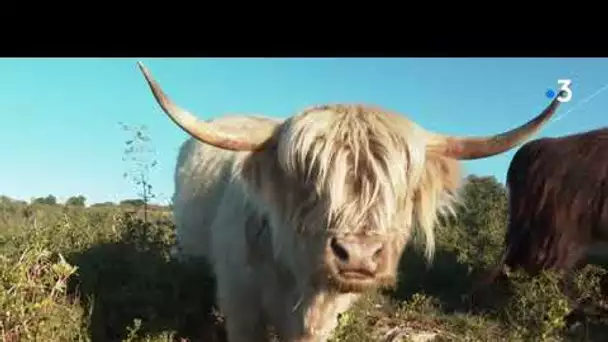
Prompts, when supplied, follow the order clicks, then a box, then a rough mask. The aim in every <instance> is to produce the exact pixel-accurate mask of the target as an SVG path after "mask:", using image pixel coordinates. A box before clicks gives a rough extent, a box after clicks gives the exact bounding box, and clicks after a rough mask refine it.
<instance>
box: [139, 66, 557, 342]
mask: <svg viewBox="0 0 608 342" xmlns="http://www.w3.org/2000/svg"><path fill="white" fill-rule="evenodd" d="M139 67H140V69H141V71H142V72H143V74H144V76H145V78H146V80H147V82H148V85H149V86H150V89H151V90H152V93H153V94H154V97H155V98H156V101H157V102H158V104H159V105H160V107H161V108H162V109H163V111H164V112H165V113H166V114H167V115H168V116H169V117H170V118H171V119H172V120H173V121H174V122H175V123H176V124H177V125H178V126H179V127H181V128H182V129H183V130H185V131H186V132H187V133H188V134H189V135H191V136H192V137H193V138H192V139H190V140H188V141H186V142H185V143H184V144H183V146H182V147H181V150H180V153H179V158H178V161H177V166H176V174H175V186H176V189H175V194H174V198H173V201H174V207H175V209H174V210H175V212H174V214H175V220H176V225H177V238H178V249H179V251H180V253H181V254H182V255H183V256H197V257H204V258H206V259H207V260H208V261H209V262H210V264H211V265H212V267H213V270H214V272H215V277H216V281H217V302H218V305H219V308H220V310H221V312H222V313H223V314H224V316H225V318H226V329H227V335H228V340H229V341H230V342H258V341H267V339H268V337H267V329H268V328H269V327H272V328H274V331H275V333H276V334H278V336H279V337H280V339H281V341H288V342H292V341H299V342H303V341H326V340H327V339H328V337H329V336H330V334H331V333H332V331H333V330H334V328H335V327H336V324H337V316H338V314H339V313H340V312H342V311H344V310H346V309H348V308H349V306H350V305H351V304H352V303H353V301H355V300H356V299H357V298H358V297H359V296H360V295H361V294H362V293H364V292H365V291H369V290H371V289H374V288H378V287H381V286H390V285H393V284H395V281H396V277H397V265H398V261H399V258H400V255H401V253H402V251H403V249H404V247H405V245H406V243H407V242H408V240H409V239H410V237H411V234H412V230H413V229H414V228H418V229H420V230H421V232H422V233H423V236H425V240H426V255H427V257H428V258H429V260H430V259H431V257H432V254H433V250H434V236H433V226H434V224H435V222H436V217H437V214H438V212H440V211H441V210H451V206H452V203H453V202H454V201H455V197H456V196H455V195H456V191H457V187H458V185H459V181H460V178H461V175H460V170H459V160H464V159H476V158H485V157H490V156H493V155H496V154H499V153H503V152H505V151H507V150H509V149H512V148H514V147H515V146H517V145H518V144H520V143H521V142H522V141H524V140H525V139H527V138H529V137H530V136H531V135H533V134H535V133H536V132H537V131H538V130H539V129H540V128H541V126H542V125H543V124H544V123H545V122H547V120H549V119H550V117H551V116H552V115H553V113H554V112H555V110H556V108H557V107H558V105H559V102H558V101H557V100H553V101H552V102H551V104H550V105H549V106H548V107H547V108H546V109H545V110H544V111H543V112H542V113H541V114H540V115H538V116H537V117H536V118H534V119H533V120H531V121H530V122H528V123H526V124H525V125H522V126H521V127H518V128H515V129H513V130H511V131H508V132H506V133H503V134H499V135H493V136H488V137H479V138H471V137H454V136H445V135H441V134H437V133H432V132H429V131H426V130H424V129H423V128H421V127H420V126H418V125H416V124H415V123H414V122H412V121H410V120H408V119H407V118H405V117H404V116H401V115H398V114H396V113H392V112H390V111H387V110H384V109H382V108H379V107H373V106H368V105H358V104H335V105H324V106H317V107H313V108H309V109H307V110H305V111H303V112H301V113H298V114H297V115H294V116H292V117H290V118H288V119H286V120H284V121H279V120H271V119H265V118H259V117H252V116H241V117H231V118H223V119H218V120H216V121H212V122H202V121H198V120H197V119H196V117H195V116H194V115H193V114H191V113H189V112H187V111H186V110H184V109H182V108H180V107H178V106H177V105H175V104H174V103H173V102H172V101H171V99H169V98H168V96H167V95H166V94H165V93H164V92H163V91H162V90H161V88H160V86H159V84H158V83H156V81H155V80H154V79H153V78H152V76H151V74H150V73H149V71H148V70H147V69H146V68H145V67H144V66H143V65H142V64H141V63H140V64H139ZM560 95H561V94H560Z"/></svg>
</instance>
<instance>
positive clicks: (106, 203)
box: [91, 202, 115, 208]
mask: <svg viewBox="0 0 608 342" xmlns="http://www.w3.org/2000/svg"><path fill="white" fill-rule="evenodd" d="M114 205H115V204H114V202H100V203H93V204H91V208H93V207H112V206H114Z"/></svg>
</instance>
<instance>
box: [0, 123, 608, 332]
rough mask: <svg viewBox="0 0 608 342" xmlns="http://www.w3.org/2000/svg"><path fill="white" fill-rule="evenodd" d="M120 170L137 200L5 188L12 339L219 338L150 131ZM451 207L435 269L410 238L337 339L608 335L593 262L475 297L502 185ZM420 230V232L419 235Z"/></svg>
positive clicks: (496, 238) (469, 187)
mask: <svg viewBox="0 0 608 342" xmlns="http://www.w3.org/2000/svg"><path fill="white" fill-rule="evenodd" d="M123 128H124V129H125V130H126V131H128V132H130V133H131V134H132V135H133V137H132V138H130V139H129V140H128V141H127V142H126V148H125V158H124V160H125V161H126V162H128V163H129V168H128V171H127V172H126V173H125V177H127V178H129V179H130V180H132V182H133V184H134V186H135V187H136V190H137V191H138V196H140V198H135V199H125V200H123V201H121V202H120V203H112V202H104V203H93V204H91V205H89V206H87V204H86V202H87V201H86V197H85V196H84V195H77V196H73V197H71V198H69V199H67V200H66V201H65V203H63V204H61V203H59V202H58V201H57V199H56V197H55V196H53V195H48V196H46V197H39V198H34V199H32V200H31V201H30V202H29V203H27V202H24V201H17V200H13V199H11V198H10V197H8V196H0V339H1V341H2V342H15V341H59V342H63V341H149V342H160V341H209V342H213V341H223V340H224V339H225V336H224V333H223V330H222V326H223V322H222V317H221V315H219V314H218V313H217V310H216V309H215V307H214V282H213V277H212V276H211V275H210V273H209V272H208V270H207V269H206V265H204V264H195V263H193V264H188V265H186V264H181V263H177V262H175V261H174V260H172V259H171V258H170V254H169V251H170V249H171V246H172V245H173V243H174V239H175V237H174V226H173V223H172V219H171V212H170V207H167V206H159V205H152V204H151V203H150V200H151V199H152V198H154V194H153V192H152V186H151V184H150V182H149V173H150V171H151V170H152V168H154V166H155V165H156V162H155V160H154V158H153V156H152V155H153V149H152V148H151V147H150V139H149V138H148V136H147V135H146V134H145V127H135V128H134V127H130V126H126V125H123ZM461 203H462V206H460V207H459V208H458V209H457V213H456V214H457V215H456V216H455V217H450V216H446V217H443V218H442V220H441V221H442V222H441V225H439V226H438V227H437V234H436V236H437V239H438V241H437V254H436V256H435V259H434V261H433V263H432V264H431V265H428V264H426V263H425V262H424V261H423V257H422V254H423V253H422V249H421V248H422V247H423V246H422V245H421V243H420V242H419V241H418V239H415V240H414V242H413V243H412V244H411V246H409V247H408V249H407V250H406V252H405V254H404V257H403V258H402V261H401V264H400V269H401V273H400V279H399V284H398V286H397V288H395V289H392V290H390V291H382V292H380V291H378V292H376V293H372V294H370V295H368V296H366V297H365V298H363V300H362V301H360V302H359V303H358V304H357V305H356V306H355V307H354V308H352V310H350V311H348V312H346V313H345V314H343V315H341V317H340V318H339V326H338V329H337V330H336V332H335V334H334V336H333V338H332V341H333V342H345V341H346V342H350V341H352V342H359V341H361V342H367V341H387V342H389V341H406V340H409V341H430V340H433V341H509V342H510V341H607V340H608V322H607V315H606V311H605V309H606V308H608V303H606V298H605V295H604V293H602V286H601V285H602V280H603V279H604V276H605V274H606V270H605V269H604V268H602V267H599V266H595V265H588V266H586V267H585V268H583V269H582V270H580V271H579V272H578V273H577V275H576V277H575V278H574V282H573V285H572V287H571V290H570V291H569V292H568V293H569V294H570V295H569V296H566V295H564V291H562V287H563V286H562V282H561V279H562V278H561V276H560V275H559V274H557V273H554V272H545V273H543V274H541V275H539V276H537V277H533V278H532V277H529V276H527V275H525V274H523V273H521V272H514V273H509V274H507V275H506V277H503V278H500V279H498V281H496V282H495V283H494V284H492V285H488V286H487V287H485V288H482V289H480V291H477V292H475V294H474V295H473V294H472V293H471V290H472V289H473V288H474V286H475V284H476V282H477V281H478V280H480V279H481V277H483V276H484V275H485V274H486V273H487V272H488V271H489V270H490V269H492V268H493V267H494V266H495V265H496V263H497V262H498V260H499V259H500V256H501V252H502V246H503V235H504V231H505V228H506V221H507V212H506V191H505V189H504V186H503V185H502V184H500V183H499V182H497V181H496V179H494V178H492V177H478V176H470V177H468V179H467V182H466V184H465V186H464V188H463V190H462V198H461ZM420 240H421V239H420Z"/></svg>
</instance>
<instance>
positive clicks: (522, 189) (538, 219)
mask: <svg viewBox="0 0 608 342" xmlns="http://www.w3.org/2000/svg"><path fill="white" fill-rule="evenodd" d="M507 185H508V190H509V215H510V216H509V226H508V231H507V234H506V237H505V243H506V251H505V253H504V259H503V262H504V264H505V265H507V266H509V267H512V268H516V267H522V268H523V269H524V270H526V271H527V272H529V273H530V274H536V273H538V272H539V271H541V270H544V269H554V270H564V271H569V270H571V269H572V268H573V267H575V266H577V264H578V263H579V261H581V259H582V258H583V257H584V256H585V253H586V252H587V250H588V248H589V247H591V246H592V243H594V242H597V241H599V242H601V241H607V240H608V128H602V129H597V130H593V131H588V132H582V133H578V134H574V135H569V136H564V137H558V138H544V139H538V140H534V141H531V142H529V143H527V144H525V145H524V146H522V147H521V148H520V149H519V151H517V153H516V154H515V156H514V157H513V160H512V162H511V165H510V167H509V170H508V174H507ZM604 246H605V245H604ZM604 248H605V247H604Z"/></svg>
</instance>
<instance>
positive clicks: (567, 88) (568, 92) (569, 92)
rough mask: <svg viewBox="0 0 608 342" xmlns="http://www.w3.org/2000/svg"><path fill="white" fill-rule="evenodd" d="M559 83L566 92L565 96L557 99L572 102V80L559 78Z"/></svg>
mask: <svg viewBox="0 0 608 342" xmlns="http://www.w3.org/2000/svg"><path fill="white" fill-rule="evenodd" d="M557 83H558V84H559V85H561V87H560V88H559V89H560V90H561V91H564V92H565V93H566V94H565V95H564V97H558V98H557V100H558V101H559V102H562V103H563V102H570V100H571V99H572V89H570V84H572V80H557Z"/></svg>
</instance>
